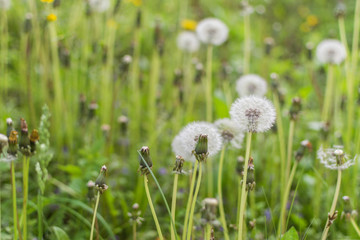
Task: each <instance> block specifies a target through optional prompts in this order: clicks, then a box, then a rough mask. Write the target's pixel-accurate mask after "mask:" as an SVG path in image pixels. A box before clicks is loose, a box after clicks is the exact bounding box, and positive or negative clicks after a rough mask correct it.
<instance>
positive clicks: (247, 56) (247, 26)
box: [244, 14, 251, 74]
mask: <svg viewBox="0 0 360 240" xmlns="http://www.w3.org/2000/svg"><path fill="white" fill-rule="evenodd" d="M250 34H251V32H250V14H245V16H244V35H245V40H244V74H248V73H249V72H250V53H251V49H250V48H251V42H250V41H251V35H250Z"/></svg>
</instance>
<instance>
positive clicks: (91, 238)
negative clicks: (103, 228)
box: [90, 191, 100, 240]
mask: <svg viewBox="0 0 360 240" xmlns="http://www.w3.org/2000/svg"><path fill="white" fill-rule="evenodd" d="M99 200H100V191H98V193H97V196H96V203H95V208H94V216H93V221H92V224H91V231H90V240H93V239H94V227H95V220H96V212H97V209H98V207H99Z"/></svg>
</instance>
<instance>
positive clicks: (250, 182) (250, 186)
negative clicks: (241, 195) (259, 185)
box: [246, 157, 256, 191]
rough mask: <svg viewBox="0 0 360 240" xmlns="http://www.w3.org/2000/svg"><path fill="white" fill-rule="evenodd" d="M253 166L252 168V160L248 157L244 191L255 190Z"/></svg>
mask: <svg viewBox="0 0 360 240" xmlns="http://www.w3.org/2000/svg"><path fill="white" fill-rule="evenodd" d="M254 171H255V166H254V159H253V158H252V157H250V159H249V165H248V173H247V176H246V190H247V191H252V190H254V189H255V186H256V182H255V173H254Z"/></svg>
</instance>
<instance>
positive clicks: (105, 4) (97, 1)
mask: <svg viewBox="0 0 360 240" xmlns="http://www.w3.org/2000/svg"><path fill="white" fill-rule="evenodd" d="M88 1H89V6H90V8H91V10H93V11H94V12H99V13H102V12H105V11H106V10H108V9H109V8H110V0H88Z"/></svg>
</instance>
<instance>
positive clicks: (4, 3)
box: [0, 0, 11, 10]
mask: <svg viewBox="0 0 360 240" xmlns="http://www.w3.org/2000/svg"><path fill="white" fill-rule="evenodd" d="M10 7H11V0H0V9H4V10H9V9H10Z"/></svg>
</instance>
